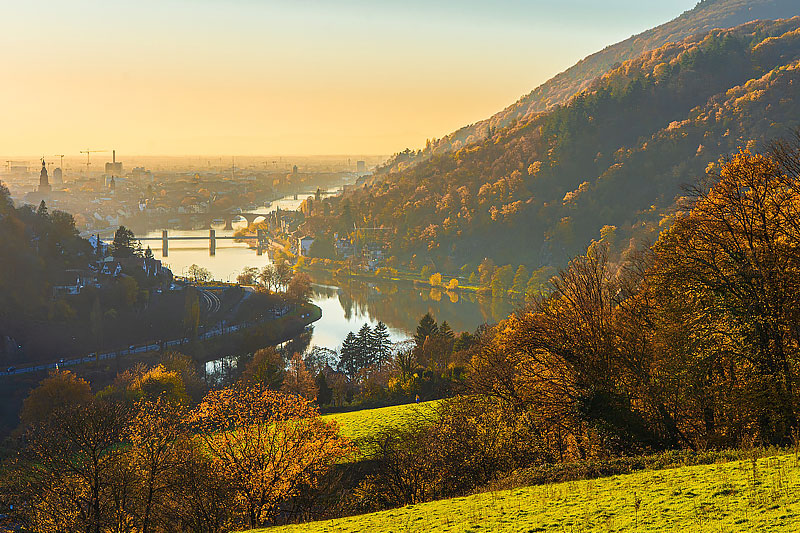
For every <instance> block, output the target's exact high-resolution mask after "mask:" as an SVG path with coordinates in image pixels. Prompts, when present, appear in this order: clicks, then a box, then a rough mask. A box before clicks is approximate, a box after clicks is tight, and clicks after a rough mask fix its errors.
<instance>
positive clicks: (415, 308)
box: [312, 281, 514, 348]
mask: <svg viewBox="0 0 800 533" xmlns="http://www.w3.org/2000/svg"><path fill="white" fill-rule="evenodd" d="M314 303H316V304H317V305H319V306H320V307H321V308H322V312H323V314H322V316H323V318H322V320H321V321H320V322H318V323H317V325H315V329H314V337H313V339H312V344H314V345H317V346H325V347H329V348H338V347H339V346H340V345H341V342H342V340H343V339H344V337H345V336H346V335H347V333H348V332H350V331H355V330H357V329H358V328H360V327H361V326H362V325H363V324H364V323H365V322H366V323H369V324H370V325H371V326H374V325H375V324H377V322H378V321H379V320H380V321H383V322H384V323H385V324H386V325H387V326H389V331H390V334H391V335H392V339H393V340H402V339H405V338H408V337H409V336H411V335H412V334H413V332H414V330H415V329H416V326H417V323H418V322H419V319H420V317H422V315H424V314H425V313H431V314H432V315H433V316H434V317H436V320H437V321H438V322H439V323H441V322H444V321H447V322H448V323H449V324H450V327H451V328H453V330H455V331H474V330H475V329H476V328H477V327H478V326H480V325H481V324H487V323H488V324H492V323H496V322H498V321H500V320H502V319H504V318H505V317H507V316H508V315H509V314H510V313H511V312H512V311H513V310H514V307H513V305H512V304H511V302H509V301H508V300H505V299H500V298H491V297H484V296H478V295H476V294H473V293H454V292H448V291H443V290H441V289H431V288H429V287H421V286H414V285H412V284H406V283H402V284H399V283H394V282H383V281H378V282H364V281H348V282H346V283H344V284H343V285H342V286H341V287H339V286H336V285H334V284H332V283H331V282H329V283H328V284H317V285H315V286H314Z"/></svg>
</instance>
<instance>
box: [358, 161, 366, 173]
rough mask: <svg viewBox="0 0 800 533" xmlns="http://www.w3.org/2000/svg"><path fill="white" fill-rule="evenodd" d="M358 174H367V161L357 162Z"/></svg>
mask: <svg viewBox="0 0 800 533" xmlns="http://www.w3.org/2000/svg"><path fill="white" fill-rule="evenodd" d="M356 172H358V173H359V174H366V173H367V162H366V161H356Z"/></svg>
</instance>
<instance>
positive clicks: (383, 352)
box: [372, 322, 392, 370]
mask: <svg viewBox="0 0 800 533" xmlns="http://www.w3.org/2000/svg"><path fill="white" fill-rule="evenodd" d="M391 345H392V343H391V342H390V341H389V328H387V327H386V324H384V323H383V322H378V324H377V325H376V326H375V329H374V330H373V331H372V349H373V352H374V358H375V364H377V365H378V370H380V369H381V368H382V367H383V365H384V364H385V363H386V362H387V361H388V360H389V351H390V348H391Z"/></svg>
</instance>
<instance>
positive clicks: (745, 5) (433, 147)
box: [387, 0, 800, 169]
mask: <svg viewBox="0 0 800 533" xmlns="http://www.w3.org/2000/svg"><path fill="white" fill-rule="evenodd" d="M797 15H800V3H799V2H797V1H796V0H702V1H701V2H700V3H699V4H697V6H696V7H695V8H694V9H692V10H689V11H686V12H685V13H683V14H682V15H680V16H679V17H678V18H676V19H674V20H672V21H670V22H667V23H666V24H662V25H661V26H658V27H655V28H653V29H650V30H647V31H645V32H643V33H641V34H639V35H634V36H632V37H630V38H628V39H626V40H624V41H622V42H620V43H617V44H614V45H611V46H609V47H607V48H605V49H603V50H601V51H599V52H597V53H595V54H592V55H590V56H589V57H587V58H585V59H583V60H581V61H580V62H578V63H577V64H575V65H574V66H572V67H571V68H569V69H568V70H566V71H564V72H562V73H560V74H558V75H556V76H555V77H553V78H552V79H550V80H549V81H547V82H545V83H544V84H542V85H541V86H539V87H537V88H536V89H534V90H533V91H531V92H530V93H528V94H527V95H525V96H523V97H522V98H520V99H519V100H518V101H517V102H515V103H514V104H512V105H510V106H509V107H507V108H505V109H503V110H502V111H500V112H499V113H497V114H495V115H493V116H492V117H490V118H488V119H486V120H482V121H479V122H476V123H475V124H470V125H468V126H465V127H463V128H461V129H459V130H457V131H455V132H453V133H451V134H450V135H447V136H446V137H444V138H442V139H439V140H437V141H434V142H432V143H430V144H429V146H427V147H426V149H425V150H424V151H423V152H422V153H420V154H417V153H415V152H405V153H401V154H398V155H397V156H396V159H395V160H393V161H392V162H391V163H390V164H389V165H388V166H387V169H397V168H405V167H407V166H408V165H410V164H413V163H415V162H418V161H420V160H422V159H425V158H427V157H429V156H430V155H433V154H441V153H446V152H450V151H454V150H457V149H459V148H462V147H463V146H466V145H468V144H472V143H474V142H476V141H480V140H481V139H483V138H485V137H487V135H488V134H489V133H490V131H493V130H497V129H499V128H503V127H506V126H508V125H510V124H512V123H513V122H514V121H519V120H523V119H525V118H526V117H530V116H531V115H534V114H536V113H541V112H543V111H547V110H548V109H552V108H553V107H555V106H558V105H561V104H564V103H566V102H567V101H569V99H570V98H572V97H573V96H574V95H575V94H576V93H578V92H580V91H582V90H583V89H585V88H586V87H587V86H589V84H591V83H592V82H593V81H594V80H595V79H596V78H597V77H599V76H602V75H603V74H605V73H607V72H608V71H609V70H611V69H612V68H614V67H615V66H617V65H619V64H620V63H622V62H624V61H628V60H630V59H634V58H635V57H637V56H638V55H640V54H642V53H644V52H646V51H649V50H653V49H656V48H659V47H661V46H663V45H664V44H666V43H670V42H676V41H681V40H683V39H685V38H687V37H690V36H692V35H696V34H698V33H706V32H708V31H710V30H712V29H715V28H732V27H735V26H739V25H741V24H745V23H747V22H752V21H754V20H775V19H781V18H791V17H794V16H797Z"/></svg>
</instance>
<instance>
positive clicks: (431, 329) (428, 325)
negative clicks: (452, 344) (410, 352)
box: [414, 313, 439, 348]
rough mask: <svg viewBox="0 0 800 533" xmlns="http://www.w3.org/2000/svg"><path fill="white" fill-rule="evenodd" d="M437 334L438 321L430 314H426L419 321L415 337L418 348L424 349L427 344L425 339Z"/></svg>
mask: <svg viewBox="0 0 800 533" xmlns="http://www.w3.org/2000/svg"><path fill="white" fill-rule="evenodd" d="M437 333H439V326H438V325H437V324H436V320H434V318H433V316H432V315H431V314H430V313H425V316H423V317H422V318H421V319H420V320H419V325H418V326H417V333H416V334H415V335H414V342H415V343H416V345H417V348H422V346H423V345H424V344H425V339H427V338H428V337H431V336H433V335H436V334H437Z"/></svg>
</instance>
